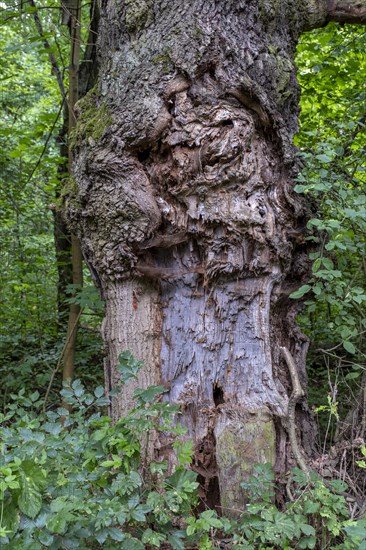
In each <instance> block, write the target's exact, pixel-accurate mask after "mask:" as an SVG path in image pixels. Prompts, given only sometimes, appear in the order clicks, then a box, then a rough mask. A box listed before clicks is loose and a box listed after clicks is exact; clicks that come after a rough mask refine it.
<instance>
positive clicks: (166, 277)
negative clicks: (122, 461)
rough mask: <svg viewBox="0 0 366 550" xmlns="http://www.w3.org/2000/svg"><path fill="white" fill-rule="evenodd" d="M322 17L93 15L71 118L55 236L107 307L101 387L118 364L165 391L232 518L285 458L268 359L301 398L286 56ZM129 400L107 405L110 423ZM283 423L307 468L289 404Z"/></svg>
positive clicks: (294, 9) (317, 6)
mask: <svg viewBox="0 0 366 550" xmlns="http://www.w3.org/2000/svg"><path fill="white" fill-rule="evenodd" d="M338 8H339V9H340V5H338ZM329 9H332V10H333V11H332V13H333V14H334V13H335V11H334V10H335V7H334V5H333V4H332V5H330V4H329V5H328V2H320V1H319V2H318V1H315V0H308V1H307V2H304V1H303V0H301V1H300V0H287V1H286V0H285V1H283V0H281V1H280V0H260V1H252V0H226V1H225V2H223V1H221V0H187V1H184V2H182V1H181V0H169V1H168V0H154V1H152V0H140V1H139V2H135V1H132V0H125V1H124V2H122V1H121V0H117V1H115V0H104V1H103V2H102V13H101V28H100V31H99V58H100V59H99V61H100V74H99V83H98V85H97V86H96V87H95V88H94V89H93V90H92V91H91V92H90V93H89V94H88V96H87V97H86V98H84V99H83V100H82V101H81V102H79V110H80V113H81V114H80V119H79V120H80V121H81V122H79V125H78V127H77V129H76V132H75V135H74V143H75V157H76V162H75V164H74V171H75V179H76V181H77V189H70V195H69V201H68V218H69V221H70V224H71V225H72V227H73V228H74V229H75V230H76V231H77V232H78V234H79V235H80V237H81V240H82V243H83V251H84V255H85V257H86V259H87V261H88V263H89V264H90V265H91V266H92V267H93V272H94V273H95V274H96V278H97V279H98V280H100V284H101V287H102V291H103V294H104V297H105V299H106V304H107V311H106V318H105V322H104V330H103V332H104V338H105V342H106V348H107V353H108V362H107V365H111V373H110V375H109V379H110V383H111V384H112V385H113V383H115V382H116V378H117V374H116V372H115V370H114V365H115V364H116V362H117V357H118V354H119V353H120V352H121V351H122V350H124V349H129V350H131V351H132V353H134V354H135V355H136V356H137V357H138V358H139V359H142V360H143V361H144V362H145V369H144V370H143V372H142V373H141V378H140V381H139V383H140V384H144V385H146V384H151V383H161V382H163V383H164V384H165V386H166V387H167V388H168V389H169V392H168V394H167V399H169V400H170V402H171V403H179V404H180V406H181V410H182V414H181V415H180V417H179V421H181V422H182V423H183V424H184V425H185V426H186V427H187V430H188V437H191V438H193V441H194V444H195V465H194V467H195V469H196V470H197V472H198V473H199V474H200V476H201V480H202V484H203V485H204V487H205V488H206V498H207V502H209V503H210V505H211V506H215V505H216V506H223V507H224V508H227V509H231V508H236V509H238V508H239V509H240V508H242V506H243V494H242V491H241V489H240V481H241V480H242V479H243V477H245V475H247V474H248V472H250V471H251V468H252V466H253V464H254V463H256V462H272V463H273V464H274V463H275V462H276V464H280V465H281V466H280V467H281V468H283V469H286V468H287V465H288V461H289V460H291V456H290V452H288V453H287V454H286V456H278V453H279V452H283V451H284V449H286V448H287V449H288V445H287V447H286V443H284V439H283V438H284V432H283V430H282V431H281V428H280V427H279V426H280V424H281V423H280V422H277V421H276V419H278V418H281V417H286V416H287V414H288V403H289V396H290V395H291V391H292V389H291V382H290V377H289V374H288V370H287V368H286V364H285V361H284V360H283V357H281V351H280V349H281V347H285V348H288V349H289V350H290V351H291V356H292V357H293V359H294V363H295V364H296V367H297V369H298V372H297V379H298V380H299V381H300V383H301V386H302V387H303V388H304V389H305V388H306V375H305V368H304V364H305V355H306V349H307V342H306V339H305V338H304V337H303V336H302V335H301V333H300V332H299V330H298V328H297V326H296V323H295V315H296V304H294V303H293V302H290V301H289V300H288V294H289V289H291V290H293V289H294V287H295V288H296V287H297V286H298V285H300V284H301V282H302V280H304V279H305V278H306V276H307V270H308V264H307V257H306V250H305V245H304V243H303V239H298V238H297V236H298V235H299V234H300V235H301V234H302V233H303V228H304V226H305V224H306V217H307V212H306V208H305V207H304V204H303V203H302V202H301V199H300V198H299V196H297V195H294V194H293V193H292V186H293V177H294V174H295V172H296V166H295V161H294V158H295V154H294V153H295V151H294V147H293V145H292V139H293V135H294V133H295V132H296V131H297V115H298V101H299V88H298V84H297V80H296V73H295V67H294V61H293V54H294V50H295V46H296V42H297V39H298V37H299V35H300V33H301V32H302V31H303V30H304V29H309V28H312V27H315V26H317V25H323V24H325V23H326V21H327V20H329V18H330V17H331V14H330V12H329V11H328V10H329ZM338 11H339V10H338ZM361 11H362V10H361ZM132 392H133V387H132V385H131V386H130V387H129V388H128V389H127V390H126V392H125V394H124V395H123V396H120V397H114V398H113V403H112V413H113V415H114V417H116V418H117V417H119V416H120V415H122V414H124V413H125V412H126V411H127V410H128V409H129V408H130V407H131V406H132ZM293 408H294V407H293ZM296 412H297V414H296V421H297V422H298V423H300V424H299V425H300V428H301V430H302V435H303V440H302V444H303V445H304V444H305V447H306V449H307V450H308V451H309V450H311V441H312V439H311V437H312V424H311V422H310V421H309V417H308V415H307V412H306V408H305V405H304V403H302V407H300V404H298V405H297V411H296ZM292 416H293V417H294V416H295V411H294V410H293V412H292ZM280 436H281V437H280ZM280 450H281V451H280ZM171 458H172V460H174V457H173V456H172V457H171Z"/></svg>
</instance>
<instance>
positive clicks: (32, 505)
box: [18, 480, 42, 519]
mask: <svg viewBox="0 0 366 550" xmlns="http://www.w3.org/2000/svg"><path fill="white" fill-rule="evenodd" d="M18 506H19V510H20V511H21V512H23V514H25V515H26V516H29V517H30V518H32V519H34V518H35V517H36V516H37V515H38V514H39V512H40V510H41V508H42V495H41V493H40V492H39V490H38V487H37V486H36V485H34V484H33V483H32V482H31V481H26V480H24V483H23V486H22V489H21V492H20V495H19V497H18Z"/></svg>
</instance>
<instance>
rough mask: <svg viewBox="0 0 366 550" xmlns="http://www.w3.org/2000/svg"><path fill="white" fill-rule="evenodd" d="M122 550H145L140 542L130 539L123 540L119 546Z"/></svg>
mask: <svg viewBox="0 0 366 550" xmlns="http://www.w3.org/2000/svg"><path fill="white" fill-rule="evenodd" d="M121 549H122V550H145V545H144V544H142V542H141V541H139V540H138V539H135V538H133V537H131V538H125V539H124V541H123V542H122V544H121Z"/></svg>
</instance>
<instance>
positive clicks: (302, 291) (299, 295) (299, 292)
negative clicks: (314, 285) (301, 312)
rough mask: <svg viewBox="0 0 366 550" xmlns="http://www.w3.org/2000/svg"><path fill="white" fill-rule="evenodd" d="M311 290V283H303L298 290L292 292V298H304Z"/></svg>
mask: <svg viewBox="0 0 366 550" xmlns="http://www.w3.org/2000/svg"><path fill="white" fill-rule="evenodd" d="M309 290H311V286H310V285H303V286H301V287H300V288H299V290H296V291H295V292H293V293H292V294H290V298H292V299H294V300H295V299H297V298H302V297H303V296H304V295H305V294H306V293H307V292H309Z"/></svg>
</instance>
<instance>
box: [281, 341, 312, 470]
mask: <svg viewBox="0 0 366 550" xmlns="http://www.w3.org/2000/svg"><path fill="white" fill-rule="evenodd" d="M280 350H281V352H282V354H283V356H284V358H285V361H286V365H287V368H288V370H289V373H290V376H291V383H292V393H291V396H290V399H289V402H288V411H287V419H286V420H287V422H286V429H287V433H288V437H289V440H290V445H291V448H292V452H293V454H294V457H295V460H296V462H297V465H298V466H299V468H300V469H301V470H302V471H303V472H305V473H306V474H308V475H309V474H310V469H309V467H308V465H307V463H306V460H305V458H304V456H303V454H302V452H301V449H300V445H299V442H298V440H297V435H296V416H295V410H296V405H297V403H298V402H299V400H300V399H301V397H304V395H305V392H304V390H303V389H302V387H301V384H300V380H299V375H298V373H297V368H296V364H295V360H294V358H293V357H292V355H291V353H290V351H289V349H288V348H286V347H284V346H283V347H282V346H281V347H280Z"/></svg>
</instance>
